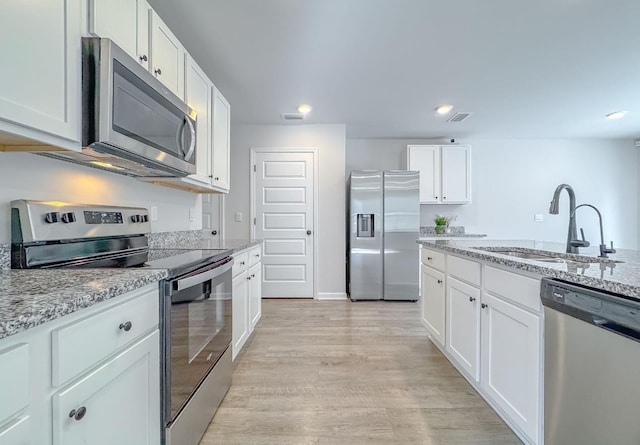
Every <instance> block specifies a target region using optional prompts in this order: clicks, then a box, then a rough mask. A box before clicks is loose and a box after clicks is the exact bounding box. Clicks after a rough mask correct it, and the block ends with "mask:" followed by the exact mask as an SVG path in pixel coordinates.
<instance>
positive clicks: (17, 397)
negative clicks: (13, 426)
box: [0, 343, 29, 443]
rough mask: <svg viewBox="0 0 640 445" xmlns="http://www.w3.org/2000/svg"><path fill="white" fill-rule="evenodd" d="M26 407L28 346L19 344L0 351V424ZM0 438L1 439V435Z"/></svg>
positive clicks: (27, 403) (27, 393)
mask: <svg viewBox="0 0 640 445" xmlns="http://www.w3.org/2000/svg"><path fill="white" fill-rule="evenodd" d="M27 405H29V345H28V344H25V343H21V344H19V345H16V346H13V347H11V348H8V349H4V350H2V351H0V423H2V422H4V421H5V420H6V419H8V418H9V417H11V416H12V415H13V414H15V413H17V412H18V411H20V410H21V409H23V408H25V407H26V406H27ZM0 438H2V436H1V435H0ZM0 443H2V441H0ZM7 443H8V442H7Z"/></svg>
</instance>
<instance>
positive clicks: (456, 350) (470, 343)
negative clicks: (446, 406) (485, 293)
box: [446, 276, 480, 381]
mask: <svg viewBox="0 0 640 445" xmlns="http://www.w3.org/2000/svg"><path fill="white" fill-rule="evenodd" d="M479 321H480V290H479V289H477V288H475V287H472V286H469V285H467V284H464V283H462V282H460V281H458V280H456V279H455V278H451V277H450V276H447V335H446V344H447V351H449V353H450V354H451V356H452V357H453V358H454V360H455V361H456V363H457V364H458V365H459V366H460V367H462V369H464V370H465V371H466V372H467V374H468V375H469V376H471V377H472V378H473V379H474V380H476V381H477V380H478V360H479V358H480V357H479V353H480V323H479Z"/></svg>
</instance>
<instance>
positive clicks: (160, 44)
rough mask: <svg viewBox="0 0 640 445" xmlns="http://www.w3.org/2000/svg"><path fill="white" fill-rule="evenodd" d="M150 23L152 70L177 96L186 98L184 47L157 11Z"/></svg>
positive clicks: (153, 13)
mask: <svg viewBox="0 0 640 445" xmlns="http://www.w3.org/2000/svg"><path fill="white" fill-rule="evenodd" d="M149 25H150V27H151V42H150V43H151V44H150V49H151V51H150V52H151V72H152V73H153V75H154V76H156V78H157V79H158V80H160V81H161V82H162V83H163V84H164V85H165V86H166V87H167V88H169V89H170V90H171V91H173V92H174V93H175V95H176V96H178V97H180V98H184V64H185V60H184V59H185V57H184V56H185V50H184V47H183V46H182V44H181V43H180V41H179V40H178V39H177V37H176V36H175V35H173V33H172V32H171V30H170V29H169V27H168V26H167V25H166V24H165V23H164V22H163V21H162V19H161V18H160V16H159V15H158V14H156V13H155V11H153V12H152V13H151V16H150V21H149Z"/></svg>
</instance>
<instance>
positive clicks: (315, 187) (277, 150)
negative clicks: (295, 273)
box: [249, 147, 320, 300]
mask: <svg viewBox="0 0 640 445" xmlns="http://www.w3.org/2000/svg"><path fill="white" fill-rule="evenodd" d="M256 153H311V154H313V235H314V236H313V299H314V300H317V299H318V195H319V189H318V184H319V179H320V178H319V173H318V172H319V168H318V167H319V153H318V148H317V147H259V148H256V147H252V148H251V154H250V156H249V197H250V207H251V210H250V215H249V218H250V219H249V226H250V227H251V232H250V233H251V239H255V237H256V225H255V224H254V223H253V221H254V218H256V201H255V200H256V197H255V177H254V173H255V171H254V166H255V164H256V162H255V161H256Z"/></svg>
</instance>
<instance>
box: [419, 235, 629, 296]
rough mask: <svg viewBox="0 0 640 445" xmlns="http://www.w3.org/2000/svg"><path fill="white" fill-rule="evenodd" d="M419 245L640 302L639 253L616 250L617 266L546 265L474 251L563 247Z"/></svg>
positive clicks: (589, 251)
mask: <svg viewBox="0 0 640 445" xmlns="http://www.w3.org/2000/svg"><path fill="white" fill-rule="evenodd" d="M417 242H418V243H419V244H421V245H423V246H424V247H427V248H433V249H437V250H441V251H444V252H445V253H446V252H450V253H454V254H458V255H463V256H468V257H470V258H473V259H476V260H481V261H486V262H488V263H494V264H498V265H501V266H506V267H509V268H513V269H517V270H521V271H525V272H530V273H534V274H538V275H542V276H547V277H553V278H560V279H563V280H566V281H569V282H572V283H576V284H582V285H585V286H589V287H592V288H595V289H599V290H605V291H609V292H614V293H617V294H621V295H624V296H627V297H631V298H634V299H637V300H640V251H637V250H628V249H617V253H615V254H610V255H609V259H611V260H613V261H621V262H620V263H601V264H599V263H596V264H580V265H578V266H576V263H569V264H567V263H545V262H540V261H535V260H528V259H523V258H517V257H511V256H506V255H502V254H499V253H493V252H487V251H483V250H477V248H478V247H496V248H512V249H514V250H517V249H518V248H521V249H534V250H541V251H550V252H556V253H563V254H564V252H565V244H564V243H557V242H540V241H532V240H485V239H483V240H460V239H457V240H443V239H422V238H421V239H419V240H418V241H417ZM599 254H600V251H599V249H598V247H597V246H595V247H588V248H581V249H580V255H584V256H589V257H597V256H598V255H599Z"/></svg>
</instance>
